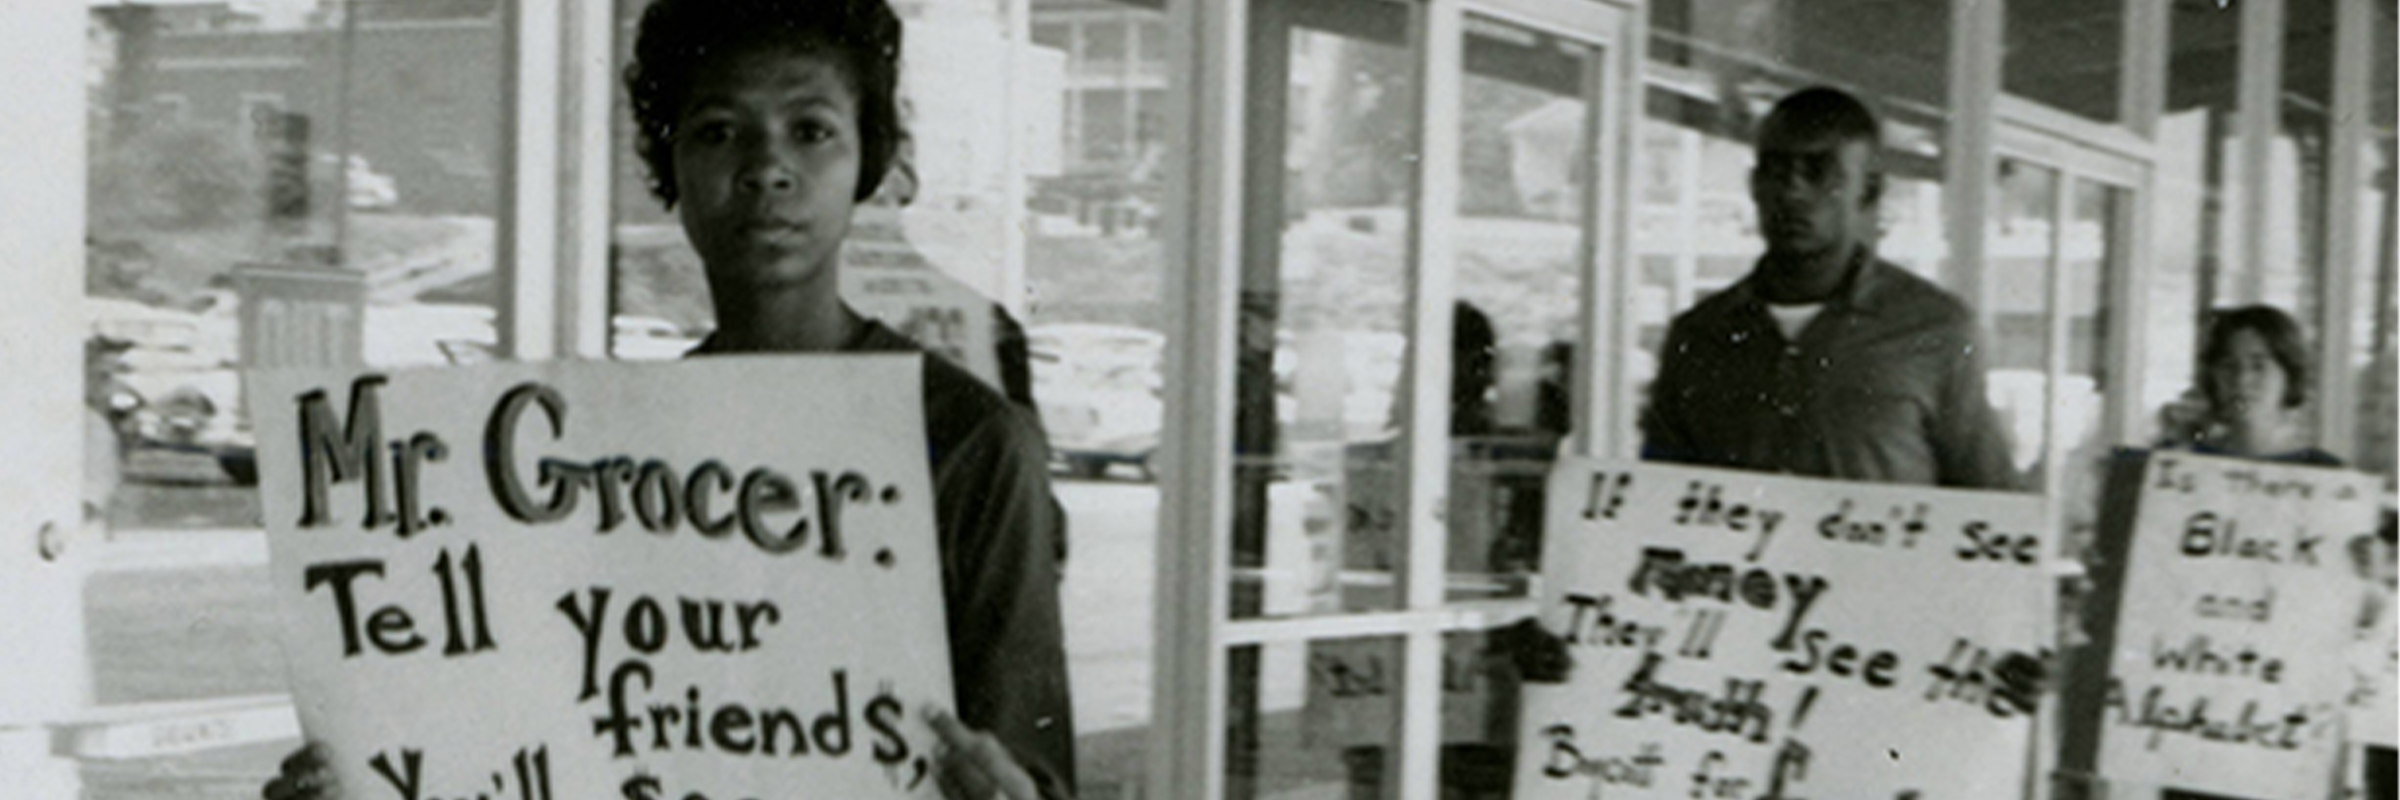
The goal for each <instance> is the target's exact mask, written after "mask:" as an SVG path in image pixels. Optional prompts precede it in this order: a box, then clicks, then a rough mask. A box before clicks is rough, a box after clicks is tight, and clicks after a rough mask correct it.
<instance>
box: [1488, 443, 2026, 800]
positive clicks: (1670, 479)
mask: <svg viewBox="0 0 2400 800" xmlns="http://www.w3.org/2000/svg"><path fill="white" fill-rule="evenodd" d="M1548 498H1549V508H1548V521H1547V524H1546V527H1545V534H1544V542H1543V551H1542V567H1543V581H1542V587H1543V588H1542V596H1541V612H1540V613H1541V622H1542V625H1543V627H1545V628H1547V629H1549V630H1550V631H1552V632H1553V633H1556V634H1557V635H1559V636H1560V637H1561V638H1563V639H1564V640H1565V641H1566V643H1567V645H1566V646H1567V648H1568V650H1569V652H1570V653H1571V654H1572V657H1573V660H1574V666H1573V668H1572V671H1571V672H1570V673H1569V675H1568V678H1567V681H1566V682H1565V683H1563V684H1556V685H1542V684H1529V685H1527V686H1526V687H1525V689H1524V696H1525V712H1524V714H1523V721H1522V725H1521V727H1519V728H1518V731H1519V732H1518V735H1517V742H1518V762H1517V771H1516V795H1515V796H1516V797H1517V798H1520V800H1545V799H1547V798H1573V799H1574V800H1585V798H1593V797H1602V798H1612V800H1613V798H1642V797H1655V798H1677V799H1678V800H1683V799H1684V798H1693V797H1699V798H1745V799H1747V798H1757V797H1841V798H1874V799H1877V800H1882V799H1885V798H1923V799H1925V800H1931V799H1932V798H1943V797H1961V798H1963V797H1974V798H1984V797H2020V796H2024V792H2023V790H2024V788H2025V776H2026V772H2027V765H2028V758H2029V756H2030V753H2031V750H2030V745H2031V741H2032V735H2033V719H2034V716H2033V715H2034V713H2035V709H2036V706H2037V702H2038V691H2039V687H2038V686H2037V685H2035V681H2034V680H2033V679H2032V676H2031V675H2029V674H2028V673H2029V670H2028V669H2027V667H2028V666H2030V665H2031V664H2032V663H2034V661H2033V660H2034V659H2039V658H2042V657H2043V651H2044V644H2043V641H2044V640H2043V633H2044V631H2045V630H2046V629H2047V628H2048V627H2049V626H2048V624H2047V619H2048V615H2049V614H2050V613H2051V612H2050V609H2051V608H2052V607H2053V606H2054V605H2055V602H2054V601H2053V599H2052V590H2051V588H2050V587H2051V585H2052V581H2051V579H2050V578H2049V577H2048V574H2047V572H2046V571H2045V569H2044V566H2043V562H2044V559H2045V558H2047V554H2048V553H2050V552H2051V549H2050V548H2051V544H2050V538H2049V536H2048V535H2047V534H2046V533H2045V532H2044V528H2043V524H2042V522H2043V515H2042V507H2041V503H2040V501H2039V500H2038V499H2036V498H2033V497H2029V496H2025V495H2013V494H2000V493H1987V492H1968V491H1955V490H1940V489H1924V488H1911V487H1900V486H1882V485H1868V484H1853V483H1837V482H1833V481H1823V480H1811V479H1802V478H1789V477H1778V476H1772V475H1764V474H1757V473H1747V472H1732V471H1725V470H1711V469H1695V468H1687V467H1669V466H1660V465H1648V464H1636V463H1632V462H1618V461H1596V460H1589V459H1566V460H1562V461H1561V462H1560V463H1559V466H1558V468H1557V469H1556V471H1555V472H1553V473H1552V475H1551V479H1550V486H1549V493H1548Z"/></svg>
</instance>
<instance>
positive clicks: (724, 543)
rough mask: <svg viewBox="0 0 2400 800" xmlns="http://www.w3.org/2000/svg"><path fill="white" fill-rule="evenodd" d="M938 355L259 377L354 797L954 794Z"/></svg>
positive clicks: (287, 608)
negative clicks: (944, 723) (947, 742)
mask: <svg viewBox="0 0 2400 800" xmlns="http://www.w3.org/2000/svg"><path fill="white" fill-rule="evenodd" d="M919 358H920V356H916V355H892V356H824V357H805V358H792V357H781V358H749V357H724V358H713V359H706V360H702V361H692V362H682V363H674V364H642V365H632V364H608V363H549V364H508V365H491V366H481V367H475V368H471V369H442V370H429V371H404V372H395V373H391V374H388V375H379V374H361V373H354V372H329V371H313V372H282V373H265V374H259V375H254V376H252V384H251V387H250V388H251V392H250V394H249V396H250V397H252V398H254V401H253V405H252V408H253V415H254V417H255V418H256V420H257V425H258V429H259V443H260V462H261V463H260V470H259V472H260V476H261V482H260V493H261V495H262V496H263V506H264V511H265V514H266V524H267V530H268V544H269V551H270V568H271V569H272V571H273V583H274V592H275V597H276V598H277V602H278V603H279V604H280V605H281V607H282V614H283V645H284V651H285V656H286V660H287V662H288V664H289V666H290V670H291V680H292V688H293V697H294V700H295V702H296V704H297V706H298V710H299V713H300V718H301V722H302V726H303V727H304V729H305V730H306V732H307V735H308V736H309V737H310V738H312V739H316V740H319V741H322V742H324V743H326V744H327V745H328V746H329V747H330V749H331V754H332V760H333V765H334V767H335V769H336V771H337V772H338V774H339V776H340V779H341V781H342V784H343V786H344V788H345V792H346V796H347V797H350V798H353V799H354V800H377V799H379V798H431V797H488V798H492V799H493V800H500V799H501V798H506V800H568V799H570V798H576V799H580V798H625V799H626V800H653V799H663V798H674V799H675V800H688V799H689V798H749V797H788V796H798V795H799V794H800V793H802V791H803V790H804V791H805V793H806V794H807V795H809V796H824V797H893V798H899V797H934V796H938V792H937V790H936V788H935V786H934V781H933V780H931V779H930V776H929V774H928V770H929V766H928V761H927V759H928V756H929V755H930V752H931V746H932V743H933V741H934V739H933V736H932V733H931V731H930V730H929V729H927V728H926V727H925V726H924V724H923V722H922V721H921V720H920V719H919V710H920V709H921V708H923V707H924V705H925V704H927V703H937V704H940V705H943V706H948V705H950V704H951V702H952V696H951V686H950V676H949V657H948V645H947V639H946V636H945V634H944V630H945V629H944V622H943V620H944V617H943V609H942V605H941V598H942V593H941V586H940V564H939V563H938V562H937V561H936V559H937V557H938V554H937V552H936V550H937V543H936V540H935V534H934V522H933V511H932V508H933V506H932V490H931V480H930V477H929V475H928V468H927V463H926V451H925V436H924V432H923V431H924V421H923V419H922V417H923V414H922V411H921V409H922V405H921V403H920V400H919V397H920V394H919V392H920V389H919V383H920V370H921V362H920V361H919V360H918V359H919Z"/></svg>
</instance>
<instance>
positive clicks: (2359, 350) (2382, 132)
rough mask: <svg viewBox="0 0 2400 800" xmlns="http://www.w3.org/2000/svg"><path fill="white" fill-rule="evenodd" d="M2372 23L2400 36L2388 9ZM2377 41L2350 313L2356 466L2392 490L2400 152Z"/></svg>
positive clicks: (2389, 83) (2398, 412)
mask: <svg viewBox="0 0 2400 800" xmlns="http://www.w3.org/2000/svg"><path fill="white" fill-rule="evenodd" d="M2372 19H2373V20H2374V28H2375V30H2377V31H2386V32H2388V31H2390V30H2392V29H2393V25H2394V19H2393V14H2392V9H2391V7H2389V6H2383V7H2378V8H2377V9H2376V11H2375V14H2374V15H2373V17H2372ZM2374 40H2375V45H2374V54H2375V55H2374V58H2373V59H2372V60H2370V61H2369V62H2368V64H2367V66H2368V69H2367V75H2368V76H2369V78H2368V92H2367V109H2368V114H2367V137H2366V142H2365V143H2364V148H2365V151H2366V152H2364V153H2362V154H2361V158H2360V159H2359V173H2360V178H2361V180H2360V183H2359V193H2360V196H2359V198H2358V215H2359V225H2358V240H2357V247H2356V248H2355V249H2354V250H2353V252H2354V253H2356V254H2357V255H2356V257H2357V259H2358V266H2357V269H2356V270H2355V272H2354V273H2353V277H2355V278H2356V283H2354V284H2353V286H2352V288H2353V290H2354V292H2355V294H2353V295H2352V297H2354V298H2357V302H2356V303H2354V304H2353V305H2352V306H2351V308H2352V309H2353V314H2352V316H2351V319H2350V321H2349V323H2350V324H2349V328H2350V331H2351V336H2352V338H2351V351H2350V353H2351V361H2350V367H2351V369H2353V370H2356V373H2355V376H2356V379H2355V382H2354V383H2353V391H2354V392H2356V393H2357V400H2356V403H2357V405H2356V409H2357V416H2356V417H2354V419H2356V420H2357V421H2358V443H2357V444H2358V449H2357V453H2358V457H2357V458H2356V459H2355V465H2356V466H2357V467H2358V468H2359V469H2363V470H2367V471H2370V472H2380V473H2383V474H2384V476H2385V480H2386V481H2387V482H2388V481H2390V480H2391V476H2392V474H2393V459H2394V456H2395V451H2396V450H2400V440H2396V438H2395V436H2394V432H2393V428H2394V426H2395V424H2396V423H2400V408H2396V407H2395V405H2394V402H2393V397H2394V383H2395V382H2400V362H2396V361H2395V358H2394V354H2395V350H2400V297H2395V295H2394V291H2393V284H2394V283H2395V280H2396V279H2400V273H2395V270H2394V265H2393V260H2394V259H2393V236H2392V229H2393V226H2394V224H2395V221H2396V217H2400V211H2396V210H2395V207H2394V204H2393V195H2394V192H2393V173H2394V168H2395V165H2400V151H2396V149H2395V147H2394V137H2393V105H2394V95H2395V93H2394V91H2393V77H2394V76H2393V67H2394V65H2393V48H2394V37H2392V36H2383V35H2379V36H2376V37H2374Z"/></svg>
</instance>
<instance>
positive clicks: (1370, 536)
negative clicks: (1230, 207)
mask: <svg viewBox="0 0 2400 800" xmlns="http://www.w3.org/2000/svg"><path fill="white" fill-rule="evenodd" d="M1341 10H1342V11H1344V12H1348V13H1341V14H1333V13H1326V14H1320V15H1315V16H1317V17H1321V19H1315V18H1312V19H1308V20H1283V19H1279V18H1270V17H1268V16H1267V15H1268V14H1270V13H1272V12H1270V11H1269V10H1268V9H1266V8H1264V7H1261V8H1259V9H1257V11H1256V12H1255V13H1256V14H1258V15H1259V18H1258V19H1256V20H1254V25H1258V26H1261V33H1260V34H1259V36H1258V37H1257V38H1258V39H1261V40H1270V41H1275V42H1276V44H1277V45H1279V52H1278V55H1279V56H1281V58H1279V59H1275V60H1273V61H1268V62H1267V63H1261V62H1260V61H1254V62H1253V63H1252V66H1251V70H1252V71H1253V75H1252V78H1251V86H1252V87H1253V89H1254V91H1253V94H1252V106H1253V107H1254V108H1259V107H1262V106H1265V105H1266V104H1268V103H1274V104H1276V105H1278V106H1280V109H1278V110H1280V111H1281V112H1282V114H1281V115H1280V116H1281V117H1282V118H1283V119H1284V120H1285V121H1284V123H1283V124H1282V125H1281V126H1280V130H1283V131H1285V132H1286V135H1285V136H1283V137H1271V136H1270V137H1262V138H1265V139H1266V140H1267V141H1259V142H1255V143H1254V144H1253V147H1262V148H1273V149H1275V150H1279V151H1280V157H1279V158H1277V159H1275V160H1274V161H1271V162H1266V163H1281V164H1283V165H1284V169H1283V170H1282V174H1280V175H1273V174H1270V175H1266V176H1260V177H1262V178H1263V179H1264V180H1265V181H1266V184H1265V187H1280V189H1279V191H1274V192H1272V193H1270V192H1269V191H1267V190H1266V189H1265V188H1262V189H1259V190H1254V191H1252V192H1251V194H1250V200H1251V202H1250V207H1249V208H1248V209H1247V210H1246V215H1247V216H1248V218H1249V225H1250V226H1251V229H1252V230H1264V231H1268V232H1272V234H1273V235H1272V236H1268V237H1265V238H1263V240H1261V241H1259V242H1256V243H1254V244H1253V245H1251V247H1252V252H1253V253H1254V256H1253V257H1250V258H1246V259H1245V264H1244V274H1243V280H1242V299H1241V318H1240V326H1241V333H1240V335H1239V337H1238V341H1239V343H1240V356H1239V359H1240V360H1239V363H1238V369H1237V374H1238V376H1239V377H1238V383H1237V386H1236V389H1235V397H1236V402H1237V406H1236V409H1237V410H1236V417H1237V421H1236V426H1237V430H1236V433H1235V445H1234V446H1235V466H1234V475H1235V484H1236V492H1237V495H1236V498H1235V509H1236V511H1235V532H1236V533H1235V541H1234V552H1233V557H1234V559H1235V561H1234V570H1235V581H1236V588H1235V600H1234V616H1235V617H1236V618H1237V619H1238V618H1244V617H1256V616H1286V615H1295V614H1313V613H1328V612H1338V611H1358V610H1369V609H1380V608H1390V607H1393V605H1394V604H1395V603H1396V602H1397V592H1398V587H1397V586H1396V584H1395V580H1394V578H1395V576H1396V575H1398V574H1399V573H1398V570H1397V568H1398V563H1399V559H1400V557H1401V555H1402V554H1403V553H1405V552H1406V549H1407V547H1406V543H1405V542H1403V541H1402V540H1401V539H1400V530H1401V526H1400V524H1399V514H1400V511H1399V509H1400V498H1401V489H1402V483H1401V481H1402V480H1403V476H1402V475H1401V473H1400V471H1399V469H1398V464H1399V456H1400V454H1401V453H1402V452H1404V443H1403V441H1402V437H1401V433H1400V421H1401V416H1400V413H1399V411H1398V409H1399V408H1400V405H1399V404H1398V403H1397V402H1396V401H1395V399H1394V398H1395V395H1396V393H1397V392H1398V391H1399V390H1400V387H1401V386H1402V385H1403V383H1402V376H1401V362H1402V360H1403V356H1404V351H1405V349H1406V346H1407V340H1406V338H1405V335H1404V331H1405V329H1406V321H1407V302H1406V301H1407V299H1408V293H1407V289H1408V278H1407V276H1408V271H1407V269H1406V266H1405V265H1406V258H1407V252H1408V247H1407V242H1408V230H1409V225H1410V210H1409V204H1408V200H1409V187H1410V179H1409V172H1408V170H1409V163H1410V160H1409V159H1408V158H1407V153H1408V148H1409V147H1411V146H1412V145H1411V139H1410V136H1409V133H1408V131H1409V128H1410V127H1411V125H1412V124H1413V122H1412V120H1413V116H1412V115H1413V114H1414V111H1413V109H1414V107H1415V105H1414V104H1415V100H1414V92H1415V89H1414V87H1413V83H1414V81H1412V80H1411V78H1410V69H1411V66H1410V55H1409V51H1408V50H1407V49H1406V48H1405V46H1404V45H1402V43H1401V42H1402V40H1401V39H1400V36H1401V34H1402V33H1404V32H1405V30H1406V27H1407V23H1406V20H1407V16H1406V11H1407V10H1406V8H1405V7H1404V6H1401V5H1398V4H1387V3H1383V2H1378V0H1353V2H1350V3H1348V4H1347V5H1346V6H1345V7H1344V8H1343V9H1341ZM1303 21H1305V22H1309V23H1325V24H1329V25H1349V26H1351V27H1345V28H1338V29H1327V28H1317V27H1306V26H1303V25H1301V24H1300V23H1301V22H1303ZM1391 23H1397V24H1396V25H1395V24H1391ZM1266 26H1274V27H1272V28H1268V27H1266ZM1270 30H1272V31H1276V32H1279V33H1276V34H1274V38H1272V39H1269V38H1268V37H1269V36H1270V33H1269V32H1268V31H1270ZM1303 42H1305V44H1302V43H1303ZM1274 61H1280V62H1281V64H1275V63H1274ZM1269 78H1272V79H1273V80H1272V81H1270V80H1269ZM1269 91H1273V92H1275V93H1276V95H1277V96H1276V97H1274V98H1273V99H1272V100H1269V99H1266V98H1265V97H1264V95H1266V93H1267V92H1269ZM1261 117H1262V118H1263V119H1275V118H1277V115H1268V114H1264V113H1262V114H1261ZM1277 129H1278V128H1277V127H1269V126H1266V125H1253V126H1252V130H1258V131H1271V130H1277ZM1254 160H1256V159H1254ZM1254 174H1255V173H1254Z"/></svg>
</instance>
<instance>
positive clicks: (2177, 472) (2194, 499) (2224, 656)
mask: <svg viewBox="0 0 2400 800" xmlns="http://www.w3.org/2000/svg"><path fill="white" fill-rule="evenodd" d="M2377 499H2378V494H2377V492H2376V491H2375V478H2373V477H2371V476H2367V475H2362V474H2358V473H2352V472H2345V471H2341V470H2332V469H2321V468H2314V467H2297V466H2289V465H2282V464H2270V463H2263V462H2258V461H2247V460H2238V459H2230V458H2215V457H2206V456H2196V455H2191V454H2187V453H2168V452H2160V453H2139V452H2131V451H2128V452H2126V453H2123V454H2121V455H2120V456H2119V458H2118V460H2117V463H2116V466H2115V469H2113V470H2112V471H2111V475H2110V480H2109V486H2108V499H2107V502H2106V503H2104V504H2103V507H2102V518H2101V523H2100V529H2101V537H2100V541H2101V542H2102V544H2103V551H2102V552H2101V554H2100V564H2101V568H2100V569H2099V570H2097V571H2096V572H2095V575H2094V577H2095V579H2096V580H2097V582H2098V584H2099V585H2100V586H2101V587H2102V589H2103V593H2102V596H2101V598H2100V599H2099V607H2098V608H2096V609H2095V614H2094V617H2095V624H2094V637H2095V638H2096V639H2097V640H2098V642H2097V644H2096V645H2095V649H2096V650H2097V651H2098V653H2099V654H2102V655H2103V656H2104V657H2095V658H2092V659H2087V660H2084V661H2083V663H2082V666H2081V668H2080V669H2079V670H2078V674H2077V675H2075V676H2074V679H2073V681H2072V692H2073V693H2071V694H2070V695H2069V696H2068V697H2066V698H2064V699H2065V707H2066V708H2069V709H2082V710H2084V713H2083V714H2081V715H2079V716H2078V718H2077V719H2076V720H2075V722H2074V723H2073V724H2070V726H2069V727H2068V734H2067V737H2066V741H2065V745H2066V747H2065V750H2064V753H2063V755H2062V764H2063V765H2064V766H2065V767H2067V768H2068V769H2070V770H2073V769H2076V768H2079V767H2081V766H2083V765H2085V764H2096V767H2095V771H2096V772H2097V774H2098V776H2099V777H2100V778H2102V779H2104V780H2106V781H2107V782H2108V783H2109V784H2111V785H2112V786H2119V785H2122V786H2132V787H2169V788H2175V789H2181V790H2186V791H2195V792H2205V793H2209V794H2217V795H2228V796H2234V797H2292V796H2300V795H2310V794H2321V793H2322V792H2323V791H2324V790H2325V788H2326V787H2329V786H2331V785H2332V781H2333V775H2334V763H2335V757H2336V753H2337V751H2338V749H2339V744H2340V739H2341V735H2342V733H2341V728H2342V723H2343V717H2344V716H2345V715H2346V714H2347V713H2348V712H2347V708H2346V707H2345V704H2344V699H2345V698H2344V694H2345V692H2346V691H2347V690H2348V689H2349V688H2350V686H2351V684H2352V681H2353V676H2352V673H2351V670H2350V666H2349V665H2348V664H2347V663H2346V659H2345V653H2348V652H2349V651H2350V649H2351V647H2352V638H2353V630H2354V628H2355V626H2356V625H2357V624H2358V623H2357V620H2358V617H2359V613H2360V608H2361V606H2360V604H2361V602H2362V600H2363V599H2364V596H2365V595H2364V591H2365V588H2366V582H2365V580H2364V579H2362V578H2361V577H2360V576H2359V575H2357V574H2356V570H2355V569H2354V567H2353V565H2352V563H2351V559H2350V557H2349V556H2348V554H2347V553H2348V549H2349V548H2348V545H2349V542H2350V541H2351V540H2352V539H2353V538H2357V537H2372V536H2374V535H2375V525H2376V521H2377V520H2376V503H2377ZM2095 739H2096V743H2095V742H2094V740H2095ZM2095 746H2096V755H2094V749H2093V748H2094V747H2095Z"/></svg>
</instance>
